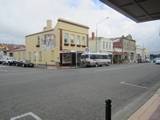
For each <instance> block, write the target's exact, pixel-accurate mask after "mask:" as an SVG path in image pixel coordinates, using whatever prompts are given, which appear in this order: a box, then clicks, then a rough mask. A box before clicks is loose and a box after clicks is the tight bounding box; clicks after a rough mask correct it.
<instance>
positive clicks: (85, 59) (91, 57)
mask: <svg viewBox="0 0 160 120" xmlns="http://www.w3.org/2000/svg"><path fill="white" fill-rule="evenodd" d="M111 56H112V54H107V53H83V54H82V55H81V65H82V66H86V67H87V66H104V65H105V66H108V65H109V64H111Z"/></svg>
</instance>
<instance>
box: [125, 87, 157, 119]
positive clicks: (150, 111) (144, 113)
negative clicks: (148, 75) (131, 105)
mask: <svg viewBox="0 0 160 120" xmlns="http://www.w3.org/2000/svg"><path fill="white" fill-rule="evenodd" d="M159 119H160V89H159V90H158V91H157V92H156V93H155V94H154V95H153V96H152V97H151V98H150V99H149V100H148V101H147V102H146V103H145V104H144V105H143V106H142V107H141V108H140V109H138V110H137V111H136V112H135V113H134V114H133V115H131V117H130V118H129V119H128V120H159Z"/></svg>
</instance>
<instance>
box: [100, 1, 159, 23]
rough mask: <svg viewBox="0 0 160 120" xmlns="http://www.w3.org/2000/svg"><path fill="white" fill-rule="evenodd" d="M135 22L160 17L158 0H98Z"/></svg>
mask: <svg viewBox="0 0 160 120" xmlns="http://www.w3.org/2000/svg"><path fill="white" fill-rule="evenodd" d="M100 1H102V2H103V3H105V4H106V5H108V6H110V7H112V8H113V9H115V10H117V11H118V12H120V13H122V14H123V15H125V16H127V17H129V18H131V19H132V20H134V21H136V22H145V21H151V20H158V19H160V0H100Z"/></svg>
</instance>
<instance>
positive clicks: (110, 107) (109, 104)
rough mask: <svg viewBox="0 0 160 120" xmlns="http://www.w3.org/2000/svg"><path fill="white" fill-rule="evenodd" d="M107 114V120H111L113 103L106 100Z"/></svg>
mask: <svg viewBox="0 0 160 120" xmlns="http://www.w3.org/2000/svg"><path fill="white" fill-rule="evenodd" d="M105 102H106V113H105V120H111V109H112V105H111V103H112V101H111V100H110V99H108V100H106V101H105Z"/></svg>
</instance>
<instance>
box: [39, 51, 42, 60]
mask: <svg viewBox="0 0 160 120" xmlns="http://www.w3.org/2000/svg"><path fill="white" fill-rule="evenodd" d="M39 61H40V62H41V61H42V52H41V51H40V52H39Z"/></svg>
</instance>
